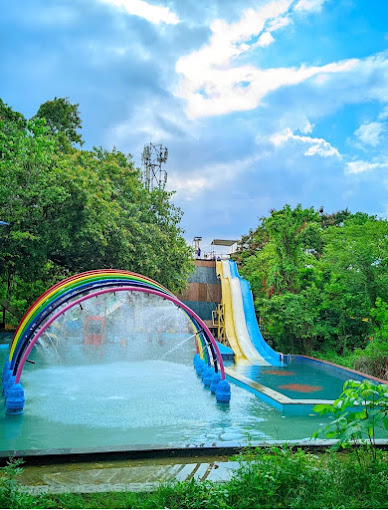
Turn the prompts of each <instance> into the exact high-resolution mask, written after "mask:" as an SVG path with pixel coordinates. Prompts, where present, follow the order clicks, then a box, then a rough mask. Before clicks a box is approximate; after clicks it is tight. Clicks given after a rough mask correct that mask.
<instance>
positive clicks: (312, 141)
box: [269, 129, 341, 158]
mask: <svg viewBox="0 0 388 510" xmlns="http://www.w3.org/2000/svg"><path fill="white" fill-rule="evenodd" d="M269 139H270V141H271V142H272V143H273V145H274V146H275V147H279V146H280V145H283V144H285V143H287V142H289V141H290V140H292V141H295V142H299V143H302V144H306V145H309V146H310V147H308V149H307V150H306V152H305V153H304V155H305V156H321V157H323V158H328V157H331V156H335V157H337V158H341V155H340V153H339V152H338V150H337V149H336V148H335V147H333V146H332V145H331V144H330V143H329V142H327V141H326V140H324V139H323V138H311V137H310V136H299V135H294V133H293V132H292V131H291V129H285V130H284V131H281V132H279V133H275V134H274V135H272V136H270V138H269Z"/></svg>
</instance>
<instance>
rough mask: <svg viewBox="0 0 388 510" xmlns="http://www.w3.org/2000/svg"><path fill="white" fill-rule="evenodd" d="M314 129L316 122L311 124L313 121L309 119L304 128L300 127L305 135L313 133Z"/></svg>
mask: <svg viewBox="0 0 388 510" xmlns="http://www.w3.org/2000/svg"><path fill="white" fill-rule="evenodd" d="M313 129H314V124H311V122H310V121H309V120H308V121H307V122H306V124H305V126H304V127H303V128H301V129H300V131H301V132H302V133H304V134H305V135H308V134H309V133H312V131H313Z"/></svg>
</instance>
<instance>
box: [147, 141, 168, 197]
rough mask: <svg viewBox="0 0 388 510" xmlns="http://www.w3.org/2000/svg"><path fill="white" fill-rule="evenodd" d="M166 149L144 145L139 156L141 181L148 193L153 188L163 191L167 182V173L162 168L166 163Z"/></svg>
mask: <svg viewBox="0 0 388 510" xmlns="http://www.w3.org/2000/svg"><path fill="white" fill-rule="evenodd" d="M167 157H168V149H167V147H163V146H162V145H161V144H154V143H151V142H150V143H149V144H148V145H144V149H143V153H142V155H141V161H142V166H143V170H142V179H143V183H144V186H145V187H146V188H147V189H148V191H152V190H153V189H154V188H159V189H164V187H165V186H166V182H167V172H166V170H165V169H164V168H163V167H162V165H164V164H165V163H166V161H167Z"/></svg>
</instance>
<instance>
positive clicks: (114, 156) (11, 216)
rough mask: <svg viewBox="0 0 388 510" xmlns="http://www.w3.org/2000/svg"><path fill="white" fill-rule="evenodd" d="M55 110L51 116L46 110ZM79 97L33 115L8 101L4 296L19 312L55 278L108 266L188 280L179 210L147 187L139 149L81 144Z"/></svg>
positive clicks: (3, 168) (3, 167)
mask: <svg viewBox="0 0 388 510" xmlns="http://www.w3.org/2000/svg"><path fill="white" fill-rule="evenodd" d="M45 116H47V118H46V117H45ZM80 127H81V120H80V117H79V113H78V105H72V104H71V103H70V102H69V101H68V100H64V99H57V98H55V100H54V101H49V102H47V103H45V104H44V105H42V106H41V107H40V108H39V111H38V113H37V114H36V115H35V116H34V117H33V118H32V119H31V120H26V119H25V118H24V117H23V116H22V115H21V114H20V113H17V112H14V111H13V110H12V109H11V108H10V107H8V106H7V105H6V104H5V103H3V102H2V101H1V100H0V175H1V179H0V220H2V221H5V222H9V223H10V228H9V229H3V232H2V236H1V241H0V243H1V246H0V278H1V282H2V286H1V288H0V297H3V298H4V297H6V298H8V299H10V300H11V302H12V304H13V305H14V306H16V307H17V308H18V309H19V310H20V311H23V310H24V309H25V308H26V306H27V305H28V304H29V303H31V301H32V300H33V299H35V298H36V297H38V296H39V295H40V294H41V293H42V292H43V291H44V290H45V289H47V288H48V287H49V286H50V285H51V284H52V283H54V282H56V281H59V280H60V279H61V278H63V277H66V276H68V275H71V274H74V273H78V272H80V271H86V270H91V269H101V268H118V269H126V270H131V271H135V272H140V273H143V274H145V275H147V276H149V277H151V278H153V279H156V280H157V281H159V282H160V283H162V284H164V285H165V286H167V287H168V288H170V289H171V290H173V291H177V290H180V289H181V288H182V287H183V286H184V285H185V284H186V282H187V277H188V274H189V273H190V270H191V262H190V257H191V253H190V250H189V249H188V248H187V246H186V243H185V241H184V239H183V237H182V235H181V234H182V231H181V230H180V227H179V223H180V220H181V215H182V213H181V211H180V210H179V209H178V208H176V207H174V206H173V205H172V204H171V202H170V198H171V194H170V193H167V192H166V191H164V190H159V189H158V190H154V191H151V192H150V191H148V190H146V189H145V188H144V187H143V186H142V184H141V180H140V175H139V171H138V170H137V169H135V167H134V165H133V162H132V159H131V156H127V155H125V154H123V153H121V152H119V151H117V150H116V149H113V150H112V151H107V150H104V149H102V148H94V149H93V150H80V149H78V148H76V147H75V145H74V144H75V143H81V142H82V140H81V136H80V134H79V131H78V130H79V128H80Z"/></svg>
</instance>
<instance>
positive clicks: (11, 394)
mask: <svg viewBox="0 0 388 510" xmlns="http://www.w3.org/2000/svg"><path fill="white" fill-rule="evenodd" d="M24 402H25V398H24V390H23V386H22V385H21V384H20V383H19V384H15V383H13V384H12V385H11V386H10V387H9V389H8V391H7V395H6V399H5V412H6V414H12V415H18V414H23V410H24Z"/></svg>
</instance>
